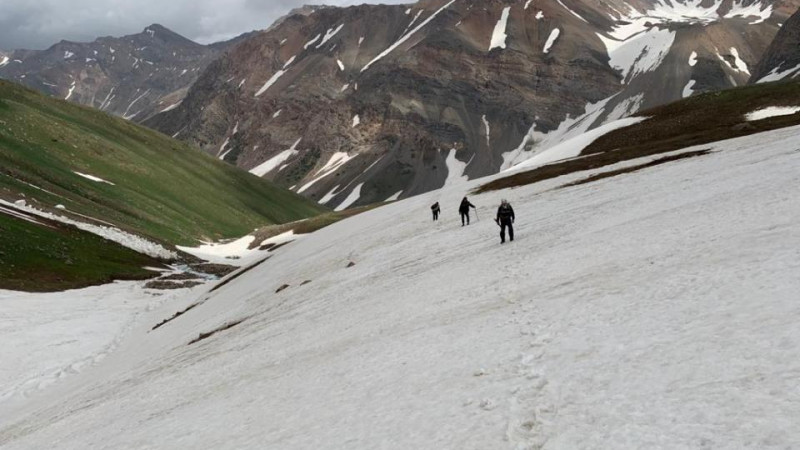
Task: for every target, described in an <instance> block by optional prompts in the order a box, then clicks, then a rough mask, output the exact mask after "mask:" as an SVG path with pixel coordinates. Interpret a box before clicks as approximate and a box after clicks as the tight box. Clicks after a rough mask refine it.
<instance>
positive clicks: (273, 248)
mask: <svg viewBox="0 0 800 450" xmlns="http://www.w3.org/2000/svg"><path fill="white" fill-rule="evenodd" d="M292 242H294V241H287V242H284V243H281V244H277V245H274V246H272V248H270V249H269V252H270V253H272V252H274V251H275V250H277V249H279V248H281V247H283V246H284V245H287V244H291V243H292Z"/></svg>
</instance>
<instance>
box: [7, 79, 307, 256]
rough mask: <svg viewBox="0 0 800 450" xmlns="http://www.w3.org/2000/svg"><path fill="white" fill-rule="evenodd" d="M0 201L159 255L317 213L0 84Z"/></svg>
mask: <svg viewBox="0 0 800 450" xmlns="http://www.w3.org/2000/svg"><path fill="white" fill-rule="evenodd" d="M0 199H3V200H6V201H9V202H14V201H18V200H24V201H25V202H26V203H27V205H28V206H29V207H34V208H37V209H39V210H43V211H48V212H51V213H54V214H57V215H59V216H63V217H66V218H69V219H71V220H73V221H77V222H81V223H88V224H92V225H96V226H100V227H104V226H109V225H110V226H113V227H115V228H119V229H120V230H122V231H124V232H128V233H133V234H135V235H139V236H143V237H145V238H147V239H150V240H153V241H156V242H158V243H161V244H164V245H165V246H167V247H170V246H172V245H175V244H181V245H192V244H195V243H196V242H197V241H198V240H217V239H221V238H230V237H238V236H242V235H245V234H247V233H249V232H251V231H252V230H253V229H254V228H257V227H260V226H263V225H267V224H276V223H284V222H289V221H293V220H298V219H302V218H305V217H310V216H313V215H316V214H317V213H319V212H321V211H322V208H320V207H319V206H317V205H316V204H314V203H313V202H311V201H309V200H307V199H304V198H302V197H300V196H298V195H296V194H293V193H291V192H289V191H287V190H285V189H281V188H278V187H276V186H274V185H272V184H271V183H270V182H268V181H266V180H263V179H260V178H258V177H255V176H252V175H250V174H248V173H246V172H243V171H241V170H239V169H237V168H235V167H232V166H230V165H228V164H224V163H222V162H220V161H217V160H215V159H214V158H211V157H209V156H207V155H203V154H202V153H199V152H198V151H197V150H195V149H193V148H191V147H189V146H187V145H186V144H183V143H180V142H178V141H175V140H172V139H170V138H168V137H166V136H163V135H161V134H159V133H156V132H154V131H152V130H149V129H146V128H143V127H140V126H138V125H135V124H132V123H130V122H126V121H124V120H121V119H118V118H115V117H112V116H109V115H107V114H104V113H102V112H98V111H95V110H92V109H89V108H85V107H81V106H77V105H73V104H70V103H68V102H63V101H58V100H53V99H51V98H48V97H46V96H43V95H41V94H38V93H35V92H33V91H30V90H28V89H24V88H22V87H20V86H18V85H14V84H11V83H8V82H4V81H0ZM14 241H15V240H14V239H7V238H3V239H0V256H2V258H3V260H4V262H5V261H15V260H16V257H15V252H17V251H19V248H18V247H17V246H16V245H17V244H16V243H15V242H14ZM15 249H16V250H15ZM160 254H163V252H161V253H160Z"/></svg>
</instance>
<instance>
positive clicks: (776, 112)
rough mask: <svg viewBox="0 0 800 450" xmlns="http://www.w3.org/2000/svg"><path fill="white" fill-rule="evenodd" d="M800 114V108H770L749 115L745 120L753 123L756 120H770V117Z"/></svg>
mask: <svg viewBox="0 0 800 450" xmlns="http://www.w3.org/2000/svg"><path fill="white" fill-rule="evenodd" d="M798 112H800V106H769V107H767V108H761V109H758V110H755V111H753V112H749V113H747V114H746V115H745V119H747V120H748V121H750V122H752V121H755V120H763V119H769V118H770V117H779V116H791V115H792V114H797V113H798Z"/></svg>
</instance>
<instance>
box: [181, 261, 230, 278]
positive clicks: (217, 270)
mask: <svg viewBox="0 0 800 450" xmlns="http://www.w3.org/2000/svg"><path fill="white" fill-rule="evenodd" d="M190 267H191V268H192V269H194V270H196V271H198V272H202V273H207V274H209V275H214V276H217V277H220V278H221V277H224V276H225V275H228V274H231V273H233V272H235V271H236V270H237V269H238V267H236V266H229V265H227V264H212V263H202V264H192V265H191V266H190Z"/></svg>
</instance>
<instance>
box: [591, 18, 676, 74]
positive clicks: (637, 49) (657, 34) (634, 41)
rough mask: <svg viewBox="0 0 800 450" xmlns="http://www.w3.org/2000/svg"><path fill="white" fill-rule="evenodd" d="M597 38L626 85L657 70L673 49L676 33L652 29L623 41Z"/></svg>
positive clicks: (599, 35) (600, 36) (603, 37)
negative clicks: (644, 74)
mask: <svg viewBox="0 0 800 450" xmlns="http://www.w3.org/2000/svg"><path fill="white" fill-rule="evenodd" d="M597 36H598V37H599V38H600V40H601V41H603V44H605V46H606V50H607V52H608V56H609V57H610V61H609V63H610V65H611V67H613V68H614V69H616V70H618V71H619V72H620V74H621V75H622V80H621V83H622V84H625V83H628V82H630V81H631V80H632V79H633V78H634V77H636V76H637V75H639V74H642V73H645V72H650V71H652V70H655V69H656V68H657V67H658V66H659V65H660V64H661V62H662V61H663V60H664V58H665V57H666V56H667V54H668V53H669V51H670V49H671V48H672V44H673V43H674V41H675V36H676V33H675V32H674V31H670V30H666V29H664V30H662V29H657V28H652V29H649V30H647V31H644V32H641V33H639V34H637V35H636V36H634V37H632V38H629V39H627V40H623V41H620V40H617V39H609V38H607V37H605V36H603V35H602V34H598V35H597Z"/></svg>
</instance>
